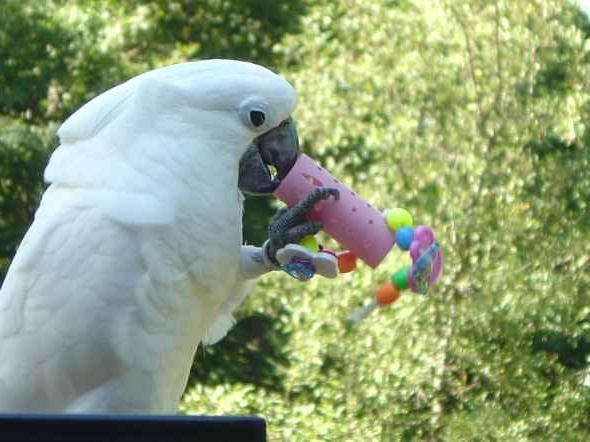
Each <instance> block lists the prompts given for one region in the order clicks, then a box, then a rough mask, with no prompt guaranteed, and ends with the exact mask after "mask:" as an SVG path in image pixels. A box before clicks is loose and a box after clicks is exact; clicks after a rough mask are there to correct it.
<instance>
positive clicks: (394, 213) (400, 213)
mask: <svg viewBox="0 0 590 442" xmlns="http://www.w3.org/2000/svg"><path fill="white" fill-rule="evenodd" d="M385 220H386V221H387V225H388V226H389V228H390V229H391V230H394V231H395V230H397V229H399V228H400V227H412V225H413V224H414V220H413V219H412V215H410V212H408V211H407V210H406V209H402V208H401V207H396V208H395V209H388V210H387V211H386V212H385Z"/></svg>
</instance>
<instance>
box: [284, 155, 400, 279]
mask: <svg viewBox="0 0 590 442" xmlns="http://www.w3.org/2000/svg"><path fill="white" fill-rule="evenodd" d="M316 187H331V188H335V189H338V190H339V191H340V200H338V201H335V200H334V199H333V198H330V199H329V200H326V201H321V202H319V203H318V204H316V206H315V208H314V209H313V210H312V211H311V212H310V214H309V219H311V220H314V221H321V222H322V224H323V225H324V230H325V231H326V232H327V233H328V234H329V235H330V236H332V237H333V238H334V239H335V240H336V241H338V242H339V243H340V244H341V245H342V247H344V248H345V249H348V250H350V251H351V252H352V253H354V254H355V255H356V256H357V257H358V258H360V259H362V260H363V261H364V262H366V263H367V264H368V265H370V266H371V267H373V268H375V267H377V266H378V265H379V263H380V262H381V261H382V260H383V258H385V256H386V255H387V254H388V253H389V251H390V250H391V248H392V247H393V245H394V244H395V235H394V233H393V232H392V231H391V230H390V229H389V227H388V226H387V223H386V222H385V218H384V216H383V215H382V214H381V213H380V212H379V211H378V210H377V209H375V208H374V207H373V206H371V205H370V204H369V203H367V202H366V201H365V200H363V199H362V198H360V197H359V196H358V195H357V194H356V193H354V192H353V191H352V190H351V189H350V188H349V187H347V186H346V185H344V184H342V183H341V182H340V181H339V180H337V179H336V178H334V177H333V176H332V174H330V172H328V171H327V170H326V169H324V168H323V167H321V166H320V165H319V164H317V163H316V162H315V161H313V160H312V159H311V158H310V157H308V156H307V155H305V154H302V155H300V156H299V158H298V159H297V162H296V163H295V165H294V166H293V168H292V169H291V171H290V172H289V173H288V174H287V176H286V177H285V178H283V181H282V182H281V184H280V185H279V187H278V188H277V190H276V191H275V196H276V197H277V198H278V199H280V200H281V201H283V202H284V203H285V204H287V206H289V207H293V206H294V205H296V204H297V203H298V202H299V201H301V200H302V199H303V198H305V197H306V196H307V195H308V194H309V193H310V192H311V191H312V190H313V189H315V188H316Z"/></svg>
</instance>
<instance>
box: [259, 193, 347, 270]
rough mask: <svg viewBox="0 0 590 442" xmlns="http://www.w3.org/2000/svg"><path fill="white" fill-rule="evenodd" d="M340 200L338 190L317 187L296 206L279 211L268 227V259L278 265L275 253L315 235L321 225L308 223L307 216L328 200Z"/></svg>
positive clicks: (312, 222) (315, 222) (314, 222)
mask: <svg viewBox="0 0 590 442" xmlns="http://www.w3.org/2000/svg"><path fill="white" fill-rule="evenodd" d="M330 197H333V198H334V199H336V200H338V199H340V192H339V191H338V189H333V188H329V187H319V188H316V189H314V190H313V191H312V192H311V193H310V194H309V195H307V196H306V197H305V198H304V199H302V200H301V201H300V202H299V203H298V204H297V205H296V206H294V207H291V208H287V207H284V208H282V209H280V210H279V211H278V212H277V213H276V214H275V215H274V216H273V218H272V220H271V222H270V224H269V226H268V238H269V244H268V250H267V253H268V257H269V259H270V260H271V261H273V262H274V263H275V264H278V262H277V259H276V252H277V251H278V250H279V249H281V248H283V247H285V246H286V245H287V244H290V243H297V242H299V241H300V240H301V239H302V238H303V237H305V236H307V235H315V234H316V233H318V232H319V231H320V230H321V228H322V223H321V222H318V221H309V220H308V219H307V214H308V212H310V211H311V210H313V208H314V206H315V205H316V204H317V203H318V202H320V201H322V200H327V199H328V198H330Z"/></svg>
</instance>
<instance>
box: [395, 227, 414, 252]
mask: <svg viewBox="0 0 590 442" xmlns="http://www.w3.org/2000/svg"><path fill="white" fill-rule="evenodd" d="M413 239H414V229H412V228H411V227H401V228H399V229H398V230H396V231H395V243H396V244H397V246H398V247H399V248H400V249H402V250H408V249H409V248H410V244H412V241H413Z"/></svg>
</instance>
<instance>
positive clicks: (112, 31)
mask: <svg viewBox="0 0 590 442" xmlns="http://www.w3.org/2000/svg"><path fill="white" fill-rule="evenodd" d="M589 29H590V24H589V22H588V19H587V17H586V16H585V15H583V14H582V13H581V12H580V11H579V10H578V9H577V8H576V7H574V6H572V5H571V4H570V3H569V2H566V1H565V0H550V1H547V0H533V1H528V2H523V1H520V0H497V1H495V2H489V1H486V0H463V1H458V0H435V1H433V0H416V1H412V2H410V1H407V0H372V1H369V0H354V1H345V2H331V1H328V0H300V1H295V2H271V1H262V0H258V1H256V0H251V1H250V0H248V1H235V2H232V1H224V0H206V1H203V2H195V1H189V0H172V1H163V0H153V1H148V0H131V1H125V2H123V1H117V0H105V1H98V0H71V1H67V2H66V1H65V0H47V1H46V2H36V1H33V0H20V1H16V0H4V1H3V2H2V4H1V5H0V114H1V118H0V128H1V130H0V170H1V176H0V227H1V230H0V239H1V240H2V242H1V243H0V246H1V247H0V251H1V255H0V275H1V272H2V271H3V270H4V269H5V268H6V265H7V263H8V260H9V259H10V257H11V256H12V253H13V251H14V248H15V247H16V245H17V244H18V239H19V238H20V237H21V236H22V233H23V232H24V231H25V230H26V225H27V224H28V222H30V217H31V214H32V213H33V210H34V207H35V204H36V201H37V199H38V196H39V194H40V191H41V189H42V186H41V183H40V177H41V169H42V166H43V164H44V163H45V161H46V157H47V154H48V153H49V152H50V150H51V147H52V146H53V145H54V140H53V139H52V134H53V133H54V132H55V127H56V124H57V122H59V121H61V120H63V119H64V118H65V117H66V116H67V115H68V114H69V113H71V112H72V111H73V110H74V109H76V108H77V107H78V106H79V105H80V104H81V103H83V102H84V101H85V100H87V99H89V98H91V97H92V96H94V95H96V94H98V93H99V92H101V91H102V90H104V89H106V88H108V87H110V86H112V85H114V84H116V83H119V82H120V81H122V80H124V79H125V78H128V77H129V76H131V75H134V74H136V73H138V72H141V71H144V70H147V69H149V68H152V67H155V66H160V65H164V64H169V63H174V62H179V61H184V60H187V59H189V58H200V57H211V56H224V57H233V58H241V59H246V60H252V61H257V62H261V63H264V64H267V65H270V66H274V67H277V68H279V69H280V70H281V71H282V72H283V73H285V74H286V75H287V76H288V78H290V79H292V80H293V82H294V84H295V86H296V88H297V90H298V91H299V95H300V99H299V102H300V104H299V107H298V110H297V115H296V118H297V120H298V124H299V132H300V135H302V137H303V138H302V141H303V147H304V149H305V150H307V151H309V152H311V153H312V155H313V156H315V157H316V158H319V159H321V160H322V162H323V163H324V164H325V165H326V167H328V169H329V170H331V171H332V172H333V173H335V174H336V175H337V176H339V177H341V178H342V179H343V180H344V181H345V182H347V183H349V184H351V185H352V186H353V187H354V188H355V189H356V190H357V191H358V192H359V193H360V194H362V195H364V196H365V197H366V198H367V199H369V200H370V201H372V202H374V203H375V204H377V205H378V206H380V207H393V206H403V207H407V208H408V209H409V210H410V211H411V212H412V213H413V214H414V217H415V219H416V220H417V221H418V222H419V223H424V224H430V225H432V226H433V227H434V228H435V230H436V231H437V234H438V235H439V236H440V238H441V242H442V244H443V247H444V255H445V260H446V264H445V274H444V278H443V280H442V282H441V284H440V285H439V286H438V287H437V289H436V290H435V291H434V293H433V294H432V296H431V297H430V298H428V299H419V298H418V297H413V296H405V297H403V298H402V299H401V300H400V301H399V302H398V303H397V304H396V305H394V306H393V307H392V308H391V309H390V310H388V311H383V312H379V313H376V314H374V315H373V316H372V317H370V318H369V319H367V320H366V321H365V322H364V323H361V324H360V325H358V326H357V327H348V326H346V324H345V321H344V320H345V318H346V316H347V315H348V313H350V311H351V310H352V309H354V308H355V307H357V306H358V305H359V304H361V303H363V302H367V301H368V297H369V296H370V295H371V293H372V292H373V290H374V288H375V287H376V285H377V284H378V282H379V281H382V280H384V279H385V278H387V277H388V272H389V271H390V270H391V269H394V268H396V267H397V266H398V265H399V264H400V263H402V262H405V257H402V256H401V254H399V253H396V252H393V253H392V254H391V256H390V257H388V259H387V261H386V262H385V263H384V264H383V265H382V266H381V267H380V268H379V269H377V270H375V271H372V270H369V269H367V268H366V267H363V266H361V268H359V270H358V271H357V272H355V273H354V274H350V275H343V276H341V277H340V278H339V279H338V280H336V281H324V280H319V279H318V280H314V281H311V282H310V283H308V284H305V285H302V284H299V283H296V282H294V281H292V280H290V279H289V278H288V277H287V276H285V275H278V274H274V275H271V276H268V277H266V278H263V279H262V280H261V281H260V282H259V284H258V285H257V288H256V290H255V292H254V294H253V296H251V298H250V300H249V301H248V303H247V305H246V306H245V307H244V308H243V309H242V311H241V318H242V321H241V322H240V323H239V325H238V326H237V327H236V328H235V329H234V331H233V332H231V333H230V335H229V336H228V338H226V340H224V341H222V343H220V344H219V345H218V346H215V347H212V348H206V349H203V350H201V351H200V352H199V355H198V357H197V366H196V367H195V369H194V370H193V378H192V381H191V388H189V390H188V391H187V394H186V397H185V400H184V403H183V406H182V410H183V411H184V412H200V413H233V414H236V413H244V414H249V413H256V414H262V415H264V416H266V417H267V418H268V420H269V423H270V431H271V436H272V437H273V438H275V439H280V440H363V439H366V440H414V439H426V440H495V439H502V440H519V441H520V440H535V439H539V438H540V439H551V440H553V439H554V440H586V439H588V438H589V437H590V426H589V424H588V423H587V415H588V414H589V413H590V368H589V365H588V352H589V350H588V342H589V341H590V306H589V305H588V293H589V292H590V271H589V270H590V245H589V244H590V221H589V219H590V218H589V217H588V204H589V201H590V164H589V163H590V150H589V145H590V129H589V128H588V121H589V117H590V115H589V112H590V107H589V100H588V99H589V97H588V90H590V89H589V87H588V86H589V81H590V80H589V78H590V69H589V65H588V60H589V55H588V52H589V48H590V45H589V43H588V38H589ZM17 39H18V40H17ZM16 41H18V45H17V44H15V42H16ZM269 213H270V208H269V203H268V200H267V201H264V202H262V203H258V202H254V201H248V205H247V212H246V216H247V223H248V224H250V225H252V226H254V228H253V229H251V230H248V232H247V237H248V239H249V240H250V241H251V242H259V241H261V239H262V238H263V237H264V235H265V231H264V225H265V223H266V219H267V216H268V214H269ZM323 240H324V241H326V242H327V243H328V244H329V239H327V238H325V237H324V238H323Z"/></svg>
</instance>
